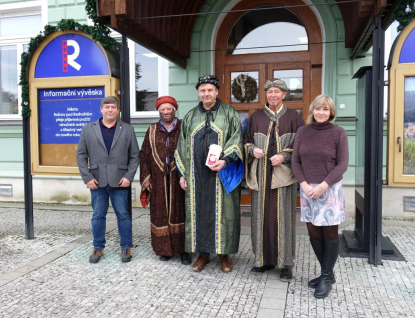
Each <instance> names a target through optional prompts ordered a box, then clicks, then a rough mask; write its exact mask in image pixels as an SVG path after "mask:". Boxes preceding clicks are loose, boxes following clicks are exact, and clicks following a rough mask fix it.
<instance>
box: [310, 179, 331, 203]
mask: <svg viewBox="0 0 415 318" xmlns="http://www.w3.org/2000/svg"><path fill="white" fill-rule="evenodd" d="M312 188H313V189H312V190H311V191H310V195H309V197H310V198H312V199H318V198H319V197H321V196H322V195H323V193H324V192H325V191H326V190H327V189H328V188H329V185H328V184H327V183H326V181H323V182H322V183H320V184H318V185H316V186H315V187H312Z"/></svg>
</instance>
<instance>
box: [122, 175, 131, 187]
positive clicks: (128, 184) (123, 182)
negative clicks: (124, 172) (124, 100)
mask: <svg viewBox="0 0 415 318" xmlns="http://www.w3.org/2000/svg"><path fill="white" fill-rule="evenodd" d="M130 184H131V182H130V180H128V179H127V178H124V177H122V178H121V180H120V182H119V185H120V187H121V188H127V187H129V186H130Z"/></svg>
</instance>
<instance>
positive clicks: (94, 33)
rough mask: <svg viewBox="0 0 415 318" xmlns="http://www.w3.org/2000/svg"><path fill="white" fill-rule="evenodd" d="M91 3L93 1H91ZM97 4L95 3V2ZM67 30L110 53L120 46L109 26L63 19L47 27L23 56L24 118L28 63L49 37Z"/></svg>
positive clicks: (27, 95)
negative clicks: (77, 32) (82, 36)
mask: <svg viewBox="0 0 415 318" xmlns="http://www.w3.org/2000/svg"><path fill="white" fill-rule="evenodd" d="M89 1H91V0H89ZM94 3H95V1H94ZM67 30H77V31H81V32H84V33H85V34H88V35H90V36H91V37H92V39H93V40H94V41H97V42H98V41H99V42H100V43H101V45H102V46H103V47H104V48H106V49H108V50H110V51H117V50H118V49H119V46H118V44H117V41H115V40H114V39H113V38H111V37H110V36H109V35H110V30H109V29H108V27H107V26H105V25H103V24H99V25H98V24H94V26H88V25H83V24H79V23H78V22H75V21H74V20H72V19H62V20H61V21H59V22H58V24H57V25H56V26H54V25H46V26H45V28H44V30H43V31H41V32H40V33H39V35H37V36H36V37H34V38H31V39H30V42H29V49H28V51H27V53H23V54H22V60H21V62H20V65H21V71H20V81H19V85H21V86H22V103H21V105H22V116H23V117H30V112H31V110H30V104H29V98H30V96H29V95H30V94H29V83H28V82H26V71H27V63H28V62H29V60H30V57H31V56H32V55H33V53H34V52H35V51H36V49H37V48H38V46H39V45H40V43H41V42H42V41H43V40H44V39H45V38H46V37H48V36H49V35H51V34H52V33H54V32H56V31H67Z"/></svg>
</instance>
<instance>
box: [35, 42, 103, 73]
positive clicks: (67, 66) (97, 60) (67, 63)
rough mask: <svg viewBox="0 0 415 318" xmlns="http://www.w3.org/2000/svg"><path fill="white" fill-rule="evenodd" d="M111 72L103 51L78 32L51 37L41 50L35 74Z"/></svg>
mask: <svg viewBox="0 0 415 318" xmlns="http://www.w3.org/2000/svg"><path fill="white" fill-rule="evenodd" d="M109 74H110V72H109V68H108V62H107V58H106V57H105V54H104V52H103V51H102V50H101V48H100V47H99V46H98V45H97V44H96V43H95V42H94V41H92V40H91V39H89V38H87V37H86V36H83V35H79V34H64V35H61V36H58V37H57V38H56V39H53V40H52V41H50V42H49V43H48V44H47V45H46V46H45V48H44V49H43V50H42V52H41V53H40V55H39V58H38V60H37V64H36V69H35V78H45V77H68V76H93V75H109Z"/></svg>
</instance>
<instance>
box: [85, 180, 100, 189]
mask: <svg viewBox="0 0 415 318" xmlns="http://www.w3.org/2000/svg"><path fill="white" fill-rule="evenodd" d="M97 185H98V181H97V179H92V180H91V181H88V182H87V184H86V187H87V188H88V189H91V190H96V189H98V186H97Z"/></svg>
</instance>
